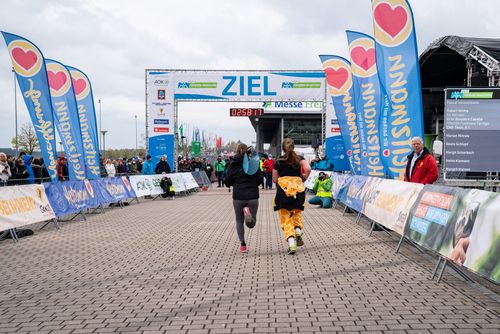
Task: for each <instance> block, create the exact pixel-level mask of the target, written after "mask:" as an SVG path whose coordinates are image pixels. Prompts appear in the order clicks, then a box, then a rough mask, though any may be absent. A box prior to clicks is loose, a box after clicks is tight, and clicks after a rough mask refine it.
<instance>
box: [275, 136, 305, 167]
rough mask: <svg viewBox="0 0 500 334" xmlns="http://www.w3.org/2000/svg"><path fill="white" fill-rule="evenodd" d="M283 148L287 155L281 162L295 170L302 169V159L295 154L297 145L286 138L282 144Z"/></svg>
mask: <svg viewBox="0 0 500 334" xmlns="http://www.w3.org/2000/svg"><path fill="white" fill-rule="evenodd" d="M281 148H282V149H283V152H284V153H285V154H284V156H283V157H282V158H280V159H279V161H281V162H284V163H286V164H289V165H291V166H292V167H293V168H300V157H299V156H298V155H297V153H295V151H294V149H295V143H294V142H293V139H292V138H285V139H284V140H283V143H282V144H281Z"/></svg>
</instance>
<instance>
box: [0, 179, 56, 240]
mask: <svg viewBox="0 0 500 334" xmlns="http://www.w3.org/2000/svg"><path fill="white" fill-rule="evenodd" d="M0 190H1V191H0V231H5V230H9V229H11V228H16V227H21V226H25V225H29V224H34V223H38V222H42V221H46V220H50V219H54V218H55V217H56V216H55V214H54V211H53V210H52V207H51V206H50V204H49V200H48V199H47V196H46V194H45V188H44V187H43V186H42V185H38V184H37V185H24V186H11V187H2V188H0Z"/></svg>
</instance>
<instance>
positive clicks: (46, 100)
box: [2, 32, 57, 182]
mask: <svg viewBox="0 0 500 334" xmlns="http://www.w3.org/2000/svg"><path fill="white" fill-rule="evenodd" d="M2 34H3V38H4V39H5V43H6V44H7V49H8V51H9V56H10V58H11V60H12V67H13V69H14V71H15V73H16V78H17V82H18V83H19V88H20V89H21V93H22V95H23V98H24V102H25V103H26V107H27V109H28V112H29V114H30V118H31V122H32V123H33V126H34V127H35V133H36V136H37V138H38V142H39V144H40V150H41V151H42V156H43V160H44V162H45V166H46V167H47V171H48V173H49V176H50V179H51V180H52V182H56V181H57V152H56V139H55V132H54V118H53V116H52V105H51V101H50V93H49V84H48V79H47V72H46V71H45V59H44V58H43V55H42V52H41V51H40V50H39V49H38V48H37V47H36V46H35V44H33V43H31V42H30V41H28V40H27V39H25V38H23V37H20V36H17V35H13V34H9V33H6V32H2Z"/></svg>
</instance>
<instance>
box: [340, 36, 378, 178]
mask: <svg viewBox="0 0 500 334" xmlns="http://www.w3.org/2000/svg"><path fill="white" fill-rule="evenodd" d="M346 33H347V40H348V42H349V54H350V56H351V71H352V81H353V89H354V97H355V110H356V116H357V117H356V119H357V121H358V130H359V137H360V142H361V173H362V174H363V175H368V176H378V177H383V176H384V175H385V172H384V165H383V163H382V159H381V158H380V139H379V120H380V107H381V92H380V82H379V78H378V74H377V65H376V57H375V41H374V39H373V38H372V37H370V36H368V35H366V34H362V33H359V32H354V31H347V32H346Z"/></svg>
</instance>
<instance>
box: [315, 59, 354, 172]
mask: <svg viewBox="0 0 500 334" xmlns="http://www.w3.org/2000/svg"><path fill="white" fill-rule="evenodd" d="M319 58H320V60H321V63H322V64H323V70H324V71H325V75H326V82H327V86H328V92H329V93H330V95H331V97H332V101H333V105H334V107H335V113H336V114H337V119H338V122H339V126H340V132H341V133H342V138H343V139H344V146H345V149H346V153H347V157H348V159H349V164H350V165H351V171H352V172H353V174H361V161H360V153H361V145H360V141H359V132H358V126H357V122H356V113H355V111H354V96H353V89H352V74H351V64H350V63H349V62H348V61H347V60H346V59H344V58H342V57H339V56H331V55H321V56H319Z"/></svg>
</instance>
